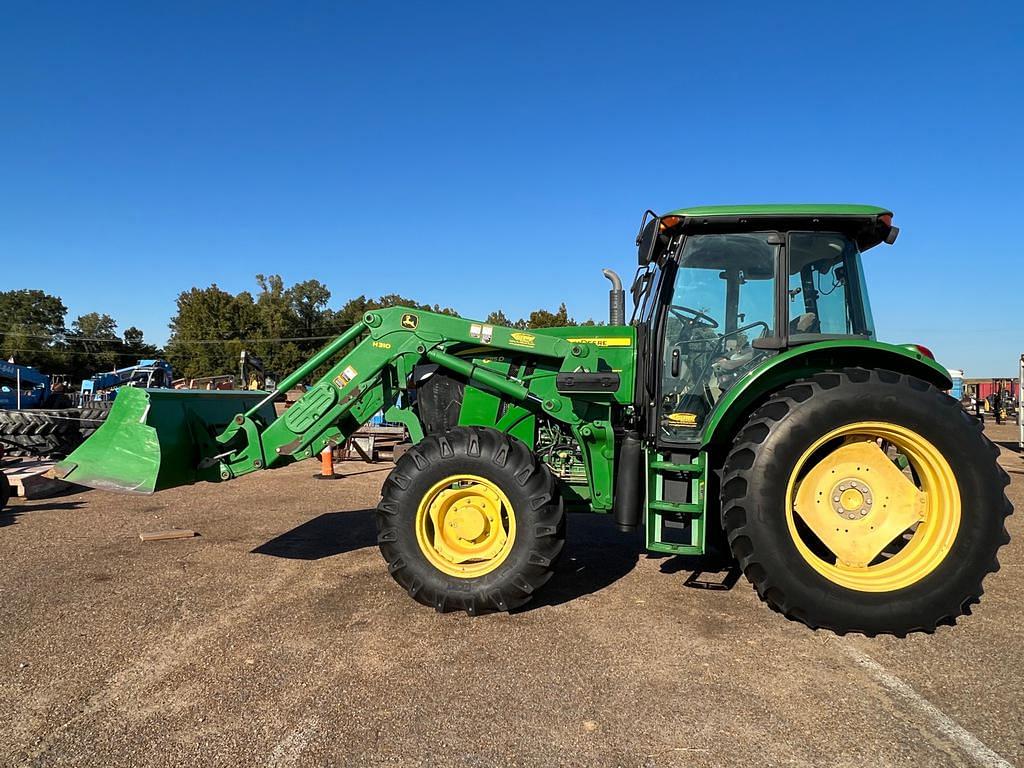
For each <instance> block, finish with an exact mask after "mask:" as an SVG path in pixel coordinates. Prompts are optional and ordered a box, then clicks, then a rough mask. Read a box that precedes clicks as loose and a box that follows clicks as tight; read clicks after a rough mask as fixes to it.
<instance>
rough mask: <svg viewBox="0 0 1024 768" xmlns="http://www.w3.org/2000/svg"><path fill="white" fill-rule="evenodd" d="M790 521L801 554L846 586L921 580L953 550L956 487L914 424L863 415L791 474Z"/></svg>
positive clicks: (892, 586) (818, 445)
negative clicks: (860, 420) (863, 417)
mask: <svg viewBox="0 0 1024 768" xmlns="http://www.w3.org/2000/svg"><path fill="white" fill-rule="evenodd" d="M786 522H787V524H788V527H789V533H790V536H792V538H793V543H794V544H795V545H796V548H797V550H798V551H799V552H800V554H801V555H802V556H803V558H804V560H806V561H807V563H808V564H809V565H810V566H811V567H812V568H814V569H815V570H816V571H817V572H818V573H820V574H821V575H822V576H824V577H825V578H827V579H828V580H829V581H832V582H834V583H836V584H839V585H841V586H843V587H846V588H848V589H855V590H858V591H861V592H890V591H894V590H897V589H903V588H904V587H908V586H910V585H911V584H915V583H917V582H918V581H920V580H921V579H923V578H924V577H925V576H927V575H928V574H929V573H931V572H932V571H933V570H935V568H936V567H937V566H938V565H939V563H941V562H942V561H943V560H944V559H945V558H946V555H948V554H949V551H950V549H951V548H952V546H953V542H954V541H955V539H956V535H957V531H958V530H959V529H960V489H959V487H958V485H957V482H956V476H955V475H954V474H953V470H952V468H951V467H950V465H949V462H948V461H947V460H946V458H945V456H943V455H942V454H941V453H940V452H939V450H938V449H937V448H936V447H935V446H934V445H932V444H931V443H930V442H929V441H928V440H926V439H924V438H923V437H921V435H919V434H917V433H916V432H914V431H913V430H911V429H908V428H906V427H903V426H900V425H898V424H890V423H886V422H877V421H864V422H858V423H855V424H848V425H846V426H843V427H839V428H837V429H834V430H832V431H831V432H829V433H828V434H826V435H824V436H823V437H821V438H820V439H818V440H817V441H815V443H814V444H813V445H812V446H811V447H810V448H808V449H807V451H805V452H804V454H803V456H801V458H800V460H799V461H798V462H797V465H796V468H795V469H794V470H793V473H792V475H791V476H790V479H789V486H788V488H787V491H786Z"/></svg>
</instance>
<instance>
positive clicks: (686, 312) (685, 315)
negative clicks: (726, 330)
mask: <svg viewBox="0 0 1024 768" xmlns="http://www.w3.org/2000/svg"><path fill="white" fill-rule="evenodd" d="M668 311H669V314H671V315H673V316H674V317H676V318H677V319H679V320H682V321H683V322H689V323H695V322H698V321H699V322H700V323H701V324H702V325H706V326H707V327H708V328H717V327H718V321H717V320H715V318H713V317H711V316H710V315H706V314H704V313H703V312H701V311H699V310H696V309H691V308H690V307H684V306H682V305H681V304H671V305H669V308H668Z"/></svg>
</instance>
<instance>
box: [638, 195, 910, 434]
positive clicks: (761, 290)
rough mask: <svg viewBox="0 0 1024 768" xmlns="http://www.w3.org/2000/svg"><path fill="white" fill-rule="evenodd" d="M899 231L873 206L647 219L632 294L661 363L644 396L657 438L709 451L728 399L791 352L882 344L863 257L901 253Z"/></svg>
mask: <svg viewBox="0 0 1024 768" xmlns="http://www.w3.org/2000/svg"><path fill="white" fill-rule="evenodd" d="M891 221H892V214H891V213H889V212H888V211H886V210H885V209H882V208H875V207H871V206H829V205H821V206H813V205H799V206H792V205H791V206H728V207H707V208H691V209H683V210H679V211H674V212H672V213H670V214H667V215H665V216H656V215H653V214H652V213H651V212H648V213H647V214H646V215H645V217H644V221H643V222H642V224H641V230H640V234H639V236H638V237H637V245H638V249H639V250H638V259H639V263H640V268H639V270H638V273H637V280H636V282H635V283H634V288H633V293H634V299H635V300H636V313H635V314H634V323H635V324H637V325H642V326H644V331H645V332H644V335H645V336H646V346H647V354H646V357H647V358H648V359H649V360H651V365H650V366H649V370H648V371H647V375H646V376H645V381H644V387H645V389H646V394H647V395H648V397H647V398H645V399H646V406H647V410H648V412H649V416H648V423H649V426H650V427H651V428H652V429H651V430H650V431H651V432H653V434H652V437H655V438H656V439H657V440H658V441H659V442H661V443H669V444H671V443H687V442H693V441H697V440H699V439H700V437H701V434H702V430H703V427H704V425H705V423H706V421H707V418H708V415H709V414H710V413H711V411H712V410H713V409H714V407H715V404H716V403H717V402H718V401H719V400H720V399H721V397H722V395H723V394H724V393H725V392H727V391H728V390H729V389H730V388H731V387H732V386H733V385H734V384H736V383H737V382H738V381H739V380H740V379H742V378H743V376H744V375H745V374H747V373H749V372H750V371H752V370H753V369H754V368H756V367H757V366H758V365H759V364H760V363H761V362H763V361H764V360H765V359H766V358H768V357H770V356H772V355H775V354H778V353H779V352H780V351H782V350H785V349H787V348H789V347H792V346H795V345H799V344H805V343H809V342H813V341H821V340H824V339H836V338H844V337H854V338H862V339H873V338H874V324H873V322H872V318H871V307H870V304H869V302H868V296H867V289H866V285H865V281H864V272H863V268H862V265H861V253H862V252H863V251H865V250H867V249H868V248H871V247H873V246H874V245H877V244H878V243H880V242H893V241H895V235H896V233H897V232H898V230H897V229H896V228H895V227H893V226H892V225H891ZM652 403H653V405H652Z"/></svg>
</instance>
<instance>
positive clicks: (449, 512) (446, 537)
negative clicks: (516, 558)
mask: <svg viewBox="0 0 1024 768" xmlns="http://www.w3.org/2000/svg"><path fill="white" fill-rule="evenodd" d="M515 538H516V516H515V512H514V511H513V509H512V504H511V503H509V500H508V496H506V495H505V493H504V491H502V490H501V488H499V487H498V486H497V485H496V484H494V483H493V482H491V481H490V480H487V479H486V478H483V477H480V476H478V475H451V476H450V477H446V478H445V479H444V480H442V481H441V482H439V483H437V484H435V485H434V486H433V487H432V488H431V489H430V490H429V491H427V492H426V493H425V494H424V495H423V498H422V499H420V504H419V507H418V508H417V509H416V541H417V542H418V543H419V546H420V550H421V551H422V552H423V554H424V556H425V557H426V558H427V560H429V561H430V564H431V565H433V566H434V567H435V568H437V569H438V570H439V571H442V572H443V573H447V574H448V575H449V576H456V577H458V578H460V579H472V578H475V577H477V576H483V575H484V574H485V573H490V572H491V571H493V570H494V569H495V568H497V567H498V566H499V565H501V564H502V563H503V562H505V558H507V557H508V554H509V552H511V551H512V545H513V543H515Z"/></svg>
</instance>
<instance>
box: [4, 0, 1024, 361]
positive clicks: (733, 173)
mask: <svg viewBox="0 0 1024 768" xmlns="http://www.w3.org/2000/svg"><path fill="white" fill-rule="evenodd" d="M774 5H775V4H771V3H751V4H742V3H740V4H736V3H733V4H726V3H706V4H701V5H699V6H694V5H689V4H685V3H673V4H670V5H660V6H655V5H650V6H646V7H643V6H642V5H641V4H637V3H629V4H626V3H622V4H619V5H610V4H607V5H606V4H600V3H597V4H595V3H586V4H572V3H536V4H533V3H525V2H519V3H493V4H486V3H400V4H398V3H396V4H390V5H385V4H374V3H356V2H340V1H339V2H302V3H284V2H278V3H259V2H246V3H237V4H233V3H208V2H202V3H188V2H175V3H162V4H157V3H103V2H100V3H75V4H72V3H47V2H31V3H29V2H13V0H12V1H11V2H7V3H5V4H4V5H3V6H2V9H0V95H2V98H0V138H2V141H0V267H2V268H0V288H2V289H8V288H29V287H31V288H42V289H45V290H47V291H49V292H52V293H56V294H58V295H60V296H61V297H63V299H64V301H65V303H66V304H67V305H68V307H69V309H70V313H69V315H70V316H69V320H70V319H72V318H73V317H74V316H75V315H77V314H79V313H82V312H87V311H93V310H96V311H102V312H107V313H109V314H111V315H113V316H114V317H115V318H116V319H117V320H118V322H119V323H120V324H121V327H122V328H123V327H126V326H128V325H133V324H134V325H138V326H139V327H141V328H143V330H145V331H146V334H147V336H148V337H150V338H151V339H152V340H155V341H158V342H162V341H164V340H165V339H166V336H167V320H168V318H169V317H170V315H171V314H173V311H174V300H175V297H176V296H177V294H178V293H179V292H180V291H182V290H185V289H187V288H189V287H191V286H193V285H208V284H210V283H212V282H216V283H217V284H218V285H220V286H221V287H223V288H225V289H227V290H230V291H240V290H243V289H250V290H251V289H254V288H255V282H254V279H253V276H254V275H255V274H256V273H258V272H263V273H270V272H277V273H280V274H282V275H283V276H284V278H285V280H286V281H288V282H293V281H297V280H301V279H305V278H308V277H316V278H319V279H320V280H322V281H324V282H325V283H326V284H327V285H328V286H329V287H330V289H331V290H332V292H333V294H334V300H333V303H334V304H335V305H338V304H340V303H341V302H342V301H344V300H345V299H347V298H349V297H351V296H355V295H358V294H361V293H364V294H368V295H371V294H372V295H379V294H382V293H390V292H397V293H403V294H407V295H412V296H414V297H416V298H418V299H419V300H420V301H424V302H430V303H433V302H439V303H442V304H450V305H452V306H454V307H456V308H457V309H458V310H459V311H460V312H462V313H463V314H465V315H468V316H481V315H484V314H486V313H487V312H488V311H490V310H491V309H494V308H499V307H500V308H502V309H504V310H505V311H506V313H508V314H509V315H519V314H525V313H527V312H529V311H530V310H531V309H534V308H536V307H538V306H547V307H554V306H557V304H558V303H559V302H560V301H563V300H564V301H565V302H566V303H567V304H568V306H569V310H570V312H571V314H573V315H574V316H576V317H577V318H585V317H588V316H594V317H598V318H599V317H603V316H604V314H605V312H606V302H607V283H606V282H605V280H604V279H603V278H602V277H601V274H600V268H601V267H605V266H610V267H613V268H615V269H617V270H619V272H620V273H621V274H623V276H624V278H625V277H626V276H627V275H631V274H632V271H633V268H634V261H633V258H634V250H633V246H632V238H633V236H634V233H635V229H636V226H637V223H638V220H639V217H640V214H641V212H642V211H643V210H644V209H645V208H647V207H651V208H654V209H657V210H665V209H669V208H677V207H681V206H685V205H691V204H710V203H742V202H772V201H790V202H805V201H833V202H864V203H871V204H878V205H883V206H887V207H889V208H891V209H893V210H894V211H895V212H896V216H895V223H897V224H898V225H900V226H901V228H902V235H901V237H900V240H899V242H898V243H897V245H896V246H895V247H893V248H885V247H880V248H878V249H876V250H875V251H872V252H871V253H869V255H868V256H867V258H866V268H867V271H868V277H869V280H870V282H871V285H872V304H873V308H874V313H875V319H876V323H877V326H878V329H879V335H880V336H881V337H882V338H884V339H886V340H891V341H901V342H902V341H920V342H921V343H924V344H927V345H928V346H930V347H932V348H933V349H934V350H935V352H936V353H937V355H938V357H939V359H940V360H941V361H942V362H944V363H945V364H946V365H948V366H950V367H963V368H965V369H967V374H968V375H979V376H987V375H1006V374H1012V373H1014V372H1015V370H1016V360H1017V356H1018V354H1019V353H1020V352H1022V351H1024V317H1022V315H1021V311H1020V310H1021V305H1022V302H1021V300H1020V296H1021V288H1020V286H1021V279H1020V277H1019V274H1018V273H1019V267H1020V264H1021V259H1020V252H1021V245H1020V243H1021V240H1022V237H1021V232H1020V228H1019V225H1018V222H1019V220H1020V218H1021V210H1022V203H1024V178H1022V176H1024V170H1022V169H1024V149H1022V140H1021V137H1022V136H1024V130H1022V128H1021V125H1022V124H1024V109H1022V99H1024V11H1022V10H1021V6H1020V5H1019V4H1016V3H1009V2H1005V3H1000V2H993V3H986V4H984V5H979V6H975V7H972V6H971V5H970V4H964V3H958V4H954V3H942V2H939V3H921V4H913V3H886V4H876V5H871V4H867V5H865V4H863V3H858V4H845V3H822V2H816V3H808V4H805V5H803V6H801V5H800V4H795V3H792V4H788V5H787V10H786V11H785V12H779V11H772V10H771V9H770V6H774ZM975 8H976V10H975Z"/></svg>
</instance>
